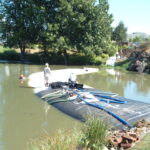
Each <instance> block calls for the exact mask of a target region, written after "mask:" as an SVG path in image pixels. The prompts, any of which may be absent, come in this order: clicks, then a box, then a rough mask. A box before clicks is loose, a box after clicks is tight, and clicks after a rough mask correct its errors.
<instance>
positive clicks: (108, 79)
mask: <svg viewBox="0 0 150 150" xmlns="http://www.w3.org/2000/svg"><path fill="white" fill-rule="evenodd" d="M78 79H79V81H80V82H81V81H82V82H83V83H85V84H88V85H90V86H92V87H95V88H98V89H101V90H104V91H109V92H110V91H111V92H114V93H118V94H119V95H121V96H124V97H127V98H129V99H135V100H139V101H144V102H148V103H150V88H149V85H150V75H147V74H139V73H135V72H127V71H115V70H114V69H106V70H100V72H98V73H95V74H87V75H84V76H80V77H79V78H78Z"/></svg>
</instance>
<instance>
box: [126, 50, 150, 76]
mask: <svg viewBox="0 0 150 150" xmlns="http://www.w3.org/2000/svg"><path fill="white" fill-rule="evenodd" d="M129 60H131V63H130V65H129V67H128V70H129V71H137V72H139V73H142V72H145V73H149V74H150V49H149V50H146V51H142V50H135V51H133V52H132V53H131V55H130V56H129Z"/></svg>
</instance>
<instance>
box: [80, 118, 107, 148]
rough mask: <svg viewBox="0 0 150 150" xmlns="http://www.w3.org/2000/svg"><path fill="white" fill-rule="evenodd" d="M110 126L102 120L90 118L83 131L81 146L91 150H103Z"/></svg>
mask: <svg viewBox="0 0 150 150" xmlns="http://www.w3.org/2000/svg"><path fill="white" fill-rule="evenodd" d="M107 129H108V126H107V124H106V123H104V122H103V121H102V120H100V119H95V118H94V117H89V119H88V121H87V122H86V123H85V126H84V128H83V130H82V134H83V137H82V140H81V142H80V145H81V146H82V147H84V148H87V149H91V150H102V149H103V147H104V145H105V144H106V136H107Z"/></svg>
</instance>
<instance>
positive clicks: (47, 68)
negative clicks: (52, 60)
mask: <svg viewBox="0 0 150 150" xmlns="http://www.w3.org/2000/svg"><path fill="white" fill-rule="evenodd" d="M45 66H46V67H45V68H44V79H45V86H47V87H48V86H49V82H50V81H49V79H50V75H51V70H50V68H49V64H48V63H46V64H45Z"/></svg>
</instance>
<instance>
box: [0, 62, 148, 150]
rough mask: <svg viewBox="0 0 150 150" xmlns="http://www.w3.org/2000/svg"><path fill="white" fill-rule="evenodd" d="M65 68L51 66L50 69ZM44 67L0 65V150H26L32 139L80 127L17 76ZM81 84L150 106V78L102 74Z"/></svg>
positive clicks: (125, 74) (109, 71)
mask: <svg viewBox="0 0 150 150" xmlns="http://www.w3.org/2000/svg"><path fill="white" fill-rule="evenodd" d="M61 68H66V67H64V66H51V69H61ZM42 70H43V66H38V65H19V64H0V150H23V149H25V148H26V147H27V143H28V142H30V139H32V138H35V137H37V136H40V135H41V134H43V133H45V132H47V133H49V134H50V135H51V134H52V133H53V132H55V131H56V130H58V129H70V128H72V127H74V126H76V125H77V126H79V125H80V124H81V123H79V122H78V121H77V120H75V119H73V118H71V117H69V116H67V115H65V114H63V113H61V112H60V111H58V110H57V109H55V108H53V107H51V106H50V105H47V104H46V103H45V102H44V101H41V100H40V99H39V98H38V97H37V96H36V95H35V94H34V93H33V89H32V88H29V87H28V86H27V84H26V82H25V83H24V84H20V82H19V80H18V76H19V75H20V74H25V75H26V76H28V75H30V74H31V73H34V72H38V71H42ZM78 80H79V81H80V82H81V83H85V84H87V85H90V86H92V87H95V88H98V89H101V90H104V91H111V92H115V93H118V94H119V95H121V96H125V97H127V98H130V99H135V100H139V101H144V102H148V103H150V88H149V85H150V75H145V74H142V75H140V74H137V73H132V72H123V71H114V70H112V69H111V70H100V72H99V73H94V74H87V75H82V76H79V77H78Z"/></svg>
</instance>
